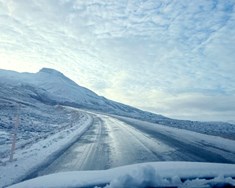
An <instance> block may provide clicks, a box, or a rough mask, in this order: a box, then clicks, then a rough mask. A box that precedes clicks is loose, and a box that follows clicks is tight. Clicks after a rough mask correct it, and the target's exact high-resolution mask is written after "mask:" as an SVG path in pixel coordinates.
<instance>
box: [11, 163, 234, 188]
mask: <svg viewBox="0 0 235 188" xmlns="http://www.w3.org/2000/svg"><path fill="white" fill-rule="evenodd" d="M232 177H233V178H234V177H235V165H230V164H216V163H214V164H213V163H197V162H194V163H192V162H154V163H141V164H135V165H129V166H123V167H118V168H113V169H108V170H101V171H73V172H63V173H56V174H51V175H47V176H42V177H38V178H35V179H31V180H28V181H25V182H22V183H19V184H16V185H13V186H10V187H11V188H31V187H34V188H48V187H50V188H54V187H55V188H57V187H60V188H62V187H66V188H67V187H96V186H97V187H106V188H121V187H130V188H131V187H135V188H143V187H207V188H208V187H213V186H216V185H217V186H218V185H220V186H221V185H225V184H226V183H227V184H229V185H230V186H235V179H232Z"/></svg>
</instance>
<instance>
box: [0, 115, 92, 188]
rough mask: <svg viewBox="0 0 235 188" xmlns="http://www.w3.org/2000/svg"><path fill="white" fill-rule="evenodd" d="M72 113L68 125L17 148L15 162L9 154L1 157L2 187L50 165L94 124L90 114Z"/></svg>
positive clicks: (0, 177)
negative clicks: (10, 159) (10, 158)
mask: <svg viewBox="0 0 235 188" xmlns="http://www.w3.org/2000/svg"><path fill="white" fill-rule="evenodd" d="M71 113H72V114H73V116H72V117H71V120H70V121H69V122H68V124H67V125H65V126H63V127H60V128H59V129H56V130H55V132H50V134H46V133H44V137H39V138H38V139H37V140H34V141H32V142H31V143H28V144H27V145H26V146H24V147H21V148H17V149H16V151H15V154H14V159H15V160H14V161H13V162H9V161H8V160H9V156H6V157H3V158H1V164H0V187H3V186H6V185H10V184H12V183H15V182H19V181H21V180H22V179H24V178H25V177H26V176H28V175H29V174H31V173H32V172H34V171H35V170H36V169H39V168H41V167H42V166H45V165H48V163H50V161H51V160H54V158H56V156H57V155H61V153H63V151H64V150H66V149H67V148H68V147H69V146H70V145H71V144H73V143H74V142H75V141H77V139H79V137H80V136H81V135H82V134H83V133H84V132H85V131H86V130H87V129H88V128H89V127H90V126H91V125H92V122H93V119H92V117H91V116H89V114H84V113H82V112H78V111H76V112H74V111H71Z"/></svg>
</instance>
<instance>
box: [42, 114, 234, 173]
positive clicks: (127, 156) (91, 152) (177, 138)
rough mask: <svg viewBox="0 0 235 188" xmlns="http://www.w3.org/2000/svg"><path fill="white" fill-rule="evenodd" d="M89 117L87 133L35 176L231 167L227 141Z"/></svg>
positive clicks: (231, 151) (126, 120) (230, 143)
mask: <svg viewBox="0 0 235 188" xmlns="http://www.w3.org/2000/svg"><path fill="white" fill-rule="evenodd" d="M90 115H91V117H92V118H93V122H94V123H93V125H92V126H91V127H90V128H89V129H88V131H87V132H86V133H85V134H83V136H82V137H81V138H80V139H79V140H78V141H77V142H76V143H75V144H73V145H72V146H71V147H70V148H69V149H68V150H67V151H66V152H64V153H63V154H62V155H61V156H60V157H58V158H57V159H56V160H55V161H54V162H53V163H51V165H50V166H48V167H47V168H45V169H43V170H42V171H40V172H39V173H38V175H39V176H40V175H45V174H51V173H55V172H63V171H72V170H103V169H108V168H113V167H117V166H122V165H129V164H135V163H141V162H152V161H197V162H217V163H235V151H234V150H235V148H234V145H235V142H234V141H231V140H227V139H223V138H219V137H214V136H208V135H203V134H199V133H194V132H191V131H185V130H179V129H175V128H170V127H165V126H162V125H157V124H151V123H146V122H142V121H139V120H134V119H129V118H121V117H115V118H114V117H110V116H106V115H99V114H90ZM225 146H226V147H225Z"/></svg>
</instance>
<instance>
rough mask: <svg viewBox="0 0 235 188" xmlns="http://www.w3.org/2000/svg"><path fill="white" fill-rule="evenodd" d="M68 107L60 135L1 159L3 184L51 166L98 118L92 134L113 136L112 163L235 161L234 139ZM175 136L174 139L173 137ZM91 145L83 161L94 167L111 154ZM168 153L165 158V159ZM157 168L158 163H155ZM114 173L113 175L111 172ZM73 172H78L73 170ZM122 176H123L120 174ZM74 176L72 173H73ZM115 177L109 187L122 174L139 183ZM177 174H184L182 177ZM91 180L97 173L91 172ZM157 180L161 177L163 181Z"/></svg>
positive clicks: (116, 164)
mask: <svg viewBox="0 0 235 188" xmlns="http://www.w3.org/2000/svg"><path fill="white" fill-rule="evenodd" d="M64 110H65V111H66V110H67V111H68V112H70V113H72V114H73V115H72V116H71V118H74V119H72V120H71V121H72V122H73V123H72V124H71V123H70V124H68V125H67V126H64V127H62V128H61V129H59V130H58V131H57V132H56V133H53V134H50V135H47V134H46V133H45V135H47V136H45V137H42V138H41V139H38V140H37V141H35V142H33V143H31V144H29V145H27V147H24V148H18V149H17V150H16V153H15V158H16V160H15V161H13V162H12V163H10V162H8V158H7V157H5V158H2V159H1V161H2V163H1V168H0V186H6V185H11V184H13V183H17V182H20V181H22V180H23V179H24V178H25V177H28V176H29V174H31V173H33V172H35V171H37V170H40V168H42V166H45V165H48V163H49V162H50V161H53V160H54V158H56V157H57V156H59V155H60V154H62V153H63V152H64V151H65V150H66V149H67V148H68V146H70V145H71V144H72V143H74V142H75V141H76V140H77V139H78V138H79V136H81V135H82V134H83V133H84V132H85V131H86V130H88V128H89V127H90V126H94V125H96V124H94V123H93V120H94V116H96V117H97V118H99V122H100V123H98V124H97V127H98V129H97V130H98V132H94V133H93V134H94V135H96V137H95V138H96V139H95V140H94V141H95V142H97V140H99V139H100V138H101V137H100V136H101V133H100V132H102V127H104V128H105V134H106V135H107V136H108V137H109V139H110V140H108V141H109V142H108V143H107V144H109V145H110V147H109V148H110V149H111V150H110V151H108V152H109V153H108V154H109V155H110V156H109V157H108V158H109V159H111V163H110V165H111V167H113V166H120V165H125V164H133V163H135V162H137V163H141V162H144V161H149V160H151V161H161V159H160V158H159V159H158V158H156V157H155V156H156V155H157V156H160V157H161V158H162V160H167V157H168V158H169V159H171V160H172V159H174V157H179V159H187V158H188V159H187V160H196V161H197V160H199V161H200V160H203V161H204V160H205V161H207V160H208V161H210V160H212V161H220V160H224V161H223V162H228V161H230V162H233V163H234V162H235V161H234V159H235V148H234V145H235V141H233V140H229V139H224V138H220V137H216V136H209V135H205V134H200V133H195V132H192V131H188V130H181V129H177V128H172V127H166V126H164V125H159V124H153V123H148V122H144V121H140V120H136V119H131V118H124V117H116V118H118V119H120V120H118V119H116V118H113V117H110V116H108V115H102V114H97V113H93V114H92V113H90V112H85V111H80V110H78V109H73V108H65V109H64ZM101 122H102V124H101ZM154 134H160V136H161V135H165V137H159V138H158V137H156V135H154ZM157 136H159V135H157ZM168 139H169V140H168ZM172 139H174V140H173V141H172ZM88 142H90V140H88ZM97 144H101V145H102V144H104V143H102V142H100V143H99V142H97ZM92 145H93V146H94V147H92V148H93V149H94V148H99V145H96V143H94V144H92ZM179 147H180V148H179ZM191 147H192V148H194V149H195V150H196V151H192V150H193V149H192V148H191ZM93 149H92V150H91V148H88V150H87V151H88V152H86V148H84V154H85V156H86V154H88V155H90V156H86V157H85V158H83V161H81V162H82V163H84V161H87V160H89V159H93V160H92V161H88V162H89V163H88V164H90V165H92V164H95V163H96V162H98V163H100V160H99V161H96V159H98V156H97V155H99V156H102V155H106V154H107V153H103V154H102V153H100V151H98V153H96V151H94V150H93ZM98 150H99V149H98ZM102 151H103V150H101V152H102ZM207 151H208V153H207ZM91 154H92V155H91ZM96 154H97V155H96ZM172 156H173V158H172ZM182 156H183V158H182ZM90 157H91V158H90ZM125 157H126V159H125ZM149 157H150V158H151V157H152V158H153V159H149ZM164 157H166V158H165V159H164ZM213 157H215V159H212V158H213ZM101 158H102V157H101ZM175 159H177V158H175ZM175 159H174V160H175ZM101 161H102V160H101ZM156 164H157V163H156ZM158 164H161V163H158ZM162 164H165V165H166V164H168V163H162ZM172 164H173V163H169V165H166V166H171V165H172ZM179 164H186V163H179ZM137 166H138V165H137ZM150 166H151V165H150ZM153 166H155V163H154V165H153ZM183 166H184V165H183ZM186 166H188V165H186ZM229 166H230V167H229ZM138 167H140V166H138ZM158 167H159V166H158ZM174 167H177V168H176V171H178V169H180V165H178V166H175V165H173V168H174ZM178 167H179V168H178ZM190 167H192V166H190V165H189V166H188V168H190ZM207 167H208V166H205V168H207ZM217 167H218V166H217ZM217 167H216V168H217ZM222 167H223V168H224V171H223V172H225V171H226V172H230V168H231V167H233V168H234V165H233V164H228V165H224V166H221V168H219V169H222ZM227 167H228V168H227ZM135 168H136V167H135ZM226 168H227V169H226ZM233 168H232V169H233ZM127 169H128V168H127ZM127 169H126V170H127ZM147 169H148V168H147ZM154 169H155V167H154ZM156 170H157V169H155V171H156ZM158 170H159V169H158ZM160 170H161V169H160ZM127 171H128V170H127ZM140 171H141V169H140ZM148 171H149V170H147V172H146V173H147V175H146V176H148ZM182 171H183V170H182ZM102 172H108V174H109V171H101V174H102ZM110 172H112V173H113V171H112V170H111V171H110ZM114 172H115V171H114ZM156 172H158V171H156ZM171 172H174V171H172V170H171ZM197 172H199V171H197ZM216 172H218V171H216ZM234 172H235V171H234ZM77 173H80V175H81V176H83V175H82V174H83V172H77ZM84 173H85V172H84ZM89 173H92V172H89ZM97 173H98V172H97ZM97 173H95V175H97ZM112 173H111V174H112ZM128 173H129V171H128ZM150 173H152V171H151V168H150ZM159 173H160V172H159ZM210 173H212V175H213V177H214V176H217V175H218V174H213V171H212V172H210ZM114 174H116V173H114ZM144 174H145V171H144ZM144 174H143V175H144ZM186 174H187V173H186ZM70 175H72V173H70ZM75 175H77V174H76V173H75ZM119 175H121V174H120V173H119ZM175 175H177V176H179V174H178V173H176V172H175ZM175 175H174V176H175ZM194 175H200V174H194ZM202 175H206V174H202ZM222 175H226V176H227V175H229V174H222ZM65 176H66V177H67V175H66V173H65ZM51 177H55V176H51ZM59 177H60V176H59ZM72 177H74V176H73V175H72ZM99 177H100V176H99ZM112 177H113V178H114V179H108V181H106V182H104V183H110V182H111V183H110V186H112V185H114V187H115V185H116V183H115V182H116V180H115V179H118V181H119V179H120V178H121V180H123V178H124V180H125V181H126V179H127V182H124V183H130V182H131V183H135V182H132V178H131V179H130V180H129V179H128V178H130V177H129V175H126V176H124V177H122V176H121V177H119V176H116V175H115V176H112ZM179 177H180V178H182V177H181V176H179ZM92 178H94V177H93V176H92ZM133 178H134V177H133ZM144 178H149V177H144ZM150 178H151V180H150V179H149V181H153V182H155V181H154V179H153V175H151V174H150ZM167 178H169V177H167ZM172 178H173V177H172ZM49 179H50V176H49ZM62 179H63V178H62ZM95 179H97V178H95ZM98 179H100V178H98ZM134 179H135V180H133V181H137V180H138V179H139V178H138V177H137V178H134ZM178 179H179V178H178ZM42 180H44V179H42ZM70 180H71V179H69V180H64V181H65V182H68V181H70ZM106 180H107V179H106ZM124 180H123V181H124ZM157 180H158V181H159V179H157ZM228 180H229V179H226V180H224V181H228ZM40 181H41V180H40ZM48 181H49V182H50V181H52V180H48ZM74 181H75V180H74ZM74 181H72V182H74ZM129 181H130V182H129ZM161 181H163V182H164V180H161ZM46 182H47V181H45V183H46ZM82 182H83V181H82ZM92 182H93V181H92ZM100 183H101V184H102V182H98V184H99V185H100ZM137 183H138V181H137ZM168 183H169V182H168ZM170 183H171V182H170ZM179 183H180V182H179ZM181 183H182V182H181ZM140 184H141V183H140ZM182 184H183V183H182ZM23 185H25V184H23ZM28 185H29V184H28ZM56 185H58V184H56ZM63 185H65V184H63ZM63 185H62V186H63ZM118 185H119V183H118ZM25 186H26V185H25ZM35 186H37V185H35ZM45 186H46V185H45ZM55 187H56V186H55ZM65 187H66V185H65Z"/></svg>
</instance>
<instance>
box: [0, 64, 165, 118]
mask: <svg viewBox="0 0 235 188" xmlns="http://www.w3.org/2000/svg"><path fill="white" fill-rule="evenodd" d="M0 83H2V84H3V83H5V84H6V83H8V84H10V85H13V86H19V87H20V86H21V87H22V88H24V89H25V88H27V89H29V88H30V90H31V91H32V90H34V92H33V93H34V94H30V95H29V96H30V97H33V98H34V99H37V100H40V101H41V102H47V103H49V104H62V105H68V106H73V107H79V108H84V109H90V110H97V111H100V112H105V113H109V114H115V115H123V116H127V117H135V118H139V119H141V117H143V118H142V119H146V118H148V119H158V120H161V119H168V118H166V117H164V116H162V115H157V114H153V113H151V112H146V111H142V110H140V109H137V108H135V107H131V106H128V105H125V104H122V103H119V102H115V101H112V100H109V99H107V98H105V97H103V96H99V95H97V94H96V93H95V92H93V91H91V90H89V89H87V88H85V87H82V86H80V85H78V84H77V83H76V82H74V81H73V80H71V79H69V78H68V77H66V76H65V75H64V74H63V73H61V72H59V71H57V70H54V69H50V68H42V69H41V70H40V71H39V72H37V73H26V72H23V73H18V72H16V71H8V70H2V69H0ZM18 89H19V88H18ZM35 91H37V92H35ZM27 92H28V90H27Z"/></svg>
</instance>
